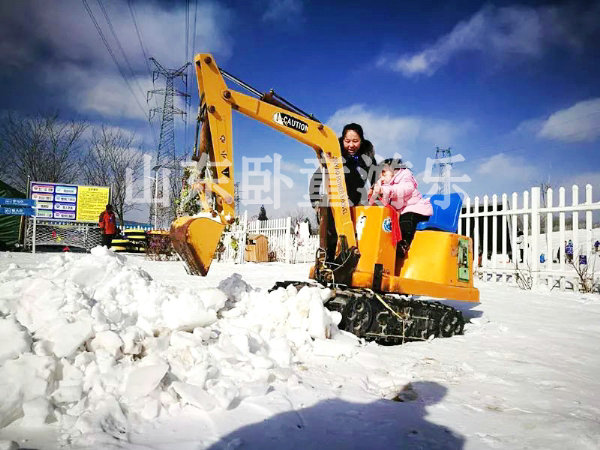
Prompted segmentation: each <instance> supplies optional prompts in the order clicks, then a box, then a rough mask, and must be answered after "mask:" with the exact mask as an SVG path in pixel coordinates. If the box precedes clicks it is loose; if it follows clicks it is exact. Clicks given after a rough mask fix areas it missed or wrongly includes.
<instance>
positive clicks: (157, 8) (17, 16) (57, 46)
mask: <svg viewBox="0 0 600 450" xmlns="http://www.w3.org/2000/svg"><path fill="white" fill-rule="evenodd" d="M104 3H105V9H106V11H107V13H108V16H109V18H110V20H111V23H112V25H113V28H114V29H115V32H116V34H117V36H118V38H119V41H120V43H121V45H122V47H123V49H124V51H125V53H126V55H127V56H128V58H129V61H130V63H131V65H132V67H133V68H134V70H143V71H146V61H145V60H144V56H143V53H142V50H141V48H140V44H139V41H138V37H137V34H136V30H135V27H134V23H133V21H132V18H131V15H130V13H129V8H128V5H127V1H126V0H115V1H112V2H104ZM88 5H90V9H91V10H92V13H93V15H94V17H95V19H96V21H97V22H98V24H99V25H100V27H101V29H102V32H103V34H104V36H105V37H106V39H107V41H108V43H109V44H110V46H111V48H112V50H113V52H114V54H115V55H116V57H117V59H119V60H120V61H121V59H122V57H121V53H120V51H119V48H118V46H117V43H116V41H115V40H114V38H113V36H112V34H111V32H110V28H109V26H108V24H107V22H106V19H105V18H104V15H103V14H102V11H101V9H100V8H99V7H98V5H97V4H96V2H92V1H88ZM133 5H134V8H135V9H134V12H135V17H136V21H137V24H138V28H139V30H140V32H141V34H142V38H143V42H144V46H145V48H146V51H147V55H148V56H149V57H150V56H153V57H155V58H156V59H157V60H158V61H159V62H160V63H161V64H163V65H164V66H165V67H169V68H176V67H179V66H181V65H183V64H184V62H185V59H186V55H185V26H184V24H185V7H184V6H180V7H177V8H165V7H163V6H161V5H160V4H159V3H158V2H152V1H148V2H135V3H133ZM182 5H183V4H182ZM192 15H193V11H192ZM229 22H230V18H229V13H228V11H227V10H226V9H224V8H223V7H221V6H219V5H218V4H214V3H208V2H202V3H200V4H199V5H198V14H197V23H196V39H195V42H196V50H197V51H200V50H203V51H205V50H211V51H212V52H215V53H219V54H222V55H223V54H224V55H228V54H229V53H230V46H231V43H230V40H229V38H228V35H227V32H228V27H229ZM192 26H193V17H192ZM191 33H192V32H190V34H191ZM192 41H193V36H190V39H189V42H190V44H189V45H190V47H191V43H192ZM0 42H1V43H2V45H0V56H1V57H2V60H3V62H4V61H6V60H7V57H11V56H12V58H11V61H10V63H11V64H12V65H14V66H22V65H25V64H27V63H31V62H34V61H36V60H38V58H39V57H40V56H42V55H44V56H46V58H45V61H46V62H47V60H48V59H50V60H52V61H62V62H74V63H81V62H85V63H86V64H91V65H94V66H98V65H100V66H105V65H112V66H113V69H115V70H116V68H115V67H114V63H113V62H112V60H111V57H110V55H109V54H108V52H107V50H106V47H105V46H104V44H103V42H102V40H101V38H100V35H99V34H98V32H97V31H96V28H95V27H94V24H93V22H92V20H91V18H90V16H89V15H88V13H87V11H86V9H85V8H84V5H83V4H82V3H81V2H56V3H53V4H52V7H47V8H40V7H39V5H38V3H37V2H35V1H33V0H23V1H19V2H1V3H0ZM48 57H49V58H48Z"/></svg>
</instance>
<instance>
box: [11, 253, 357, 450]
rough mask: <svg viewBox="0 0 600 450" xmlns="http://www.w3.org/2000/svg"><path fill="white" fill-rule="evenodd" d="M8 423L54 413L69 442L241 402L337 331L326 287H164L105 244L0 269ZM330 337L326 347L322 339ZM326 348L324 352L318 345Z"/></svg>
mask: <svg viewBox="0 0 600 450" xmlns="http://www.w3.org/2000/svg"><path fill="white" fill-rule="evenodd" d="M0 284H1V285H2V289H1V290H0V398H2V399H3V401H2V404H1V405H0V427H4V426H6V425H8V424H10V423H11V422H13V421H15V420H17V419H20V420H21V421H22V422H23V423H25V424H29V425H36V424H43V423H50V422H53V421H55V420H57V421H58V423H59V425H60V426H61V428H62V430H64V436H63V437H64V438H65V439H66V440H67V441H68V442H73V441H74V440H75V441H78V442H80V443H81V442H82V441H83V439H86V440H87V441H86V442H87V443H89V442H90V441H89V440H90V438H92V439H93V437H94V436H96V437H98V436H101V435H102V433H108V434H109V435H112V436H113V437H116V438H124V439H126V438H127V433H128V430H130V429H131V426H132V423H136V422H137V421H143V420H152V419H155V418H157V417H159V416H161V415H163V414H169V413H173V412H176V411H178V410H179V409H180V408H181V407H182V406H184V405H186V404H189V405H193V406H195V407H198V408H202V409H205V410H210V409H213V408H232V407H235V406H236V405H237V404H238V403H239V402H240V401H241V400H242V399H243V398H244V397H247V396H254V395H263V394H265V393H267V392H268V391H269V390H270V389H273V386H272V384H273V382H274V381H276V380H282V381H287V382H288V383H289V382H292V383H293V382H294V380H295V379H296V378H295V375H294V372H293V363H295V362H298V361H300V360H301V358H302V355H303V352H311V351H313V348H314V349H317V348H320V349H322V348H323V345H324V344H323V342H324V341H323V339H326V338H330V337H332V336H333V335H338V336H340V338H341V340H340V342H337V341H336V345H337V346H338V347H339V348H338V347H331V348H329V351H330V352H331V349H332V348H333V349H335V350H334V353H336V354H344V353H346V354H347V352H348V348H349V347H352V346H354V345H356V341H355V340H354V341H353V340H349V338H348V337H347V336H342V335H340V334H339V332H338V330H337V326H336V325H337V323H339V320H340V317H339V314H338V313H332V312H330V311H328V310H327V309H326V308H324V307H323V303H324V301H325V300H327V299H328V298H329V296H330V295H331V293H330V291H329V290H326V289H318V288H309V287H304V288H302V289H301V290H300V291H297V290H296V288H294V287H292V286H290V287H288V288H287V289H278V290H277V291H274V292H271V293H266V292H264V291H258V290H253V289H252V288H251V287H250V286H248V285H247V284H246V283H245V282H244V281H243V280H242V279H241V276H239V275H237V274H235V275H232V276H231V277H229V278H228V279H226V280H224V281H222V282H221V284H220V285H219V288H218V289H214V288H213V289H202V290H196V291H192V290H191V289H185V288H174V287H168V286H164V285H162V284H160V283H158V282H155V281H153V280H152V279H151V277H150V276H149V275H148V274H147V273H146V272H144V271H143V270H141V269H139V268H135V267H132V266H129V265H127V264H126V260H125V258H124V257H123V256H120V255H116V254H114V253H112V252H111V251H109V250H107V249H105V248H101V247H97V248H95V249H93V250H92V254H91V255H87V256H85V257H83V258H77V257H76V256H75V255H71V254H69V253H67V254H64V255H61V256H58V257H55V258H53V259H52V260H50V261H49V262H48V263H47V264H44V265H39V266H37V267H36V268H34V269H31V270H26V269H22V268H19V267H18V266H16V265H14V264H11V265H10V266H9V267H8V269H7V270H5V271H4V272H2V273H0ZM325 345H326V344H325ZM321 351H322V350H321Z"/></svg>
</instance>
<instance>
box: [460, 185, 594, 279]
mask: <svg viewBox="0 0 600 450" xmlns="http://www.w3.org/2000/svg"><path fill="white" fill-rule="evenodd" d="M565 192H566V191H565V188H564V187H561V188H559V189H558V202H557V204H555V203H556V202H555V198H554V193H555V192H554V190H553V189H547V190H546V191H545V192H543V193H542V190H541V189H540V188H539V187H533V188H531V189H530V190H529V191H524V192H523V193H522V194H521V195H519V194H517V193H516V192H515V193H513V194H512V196H511V197H510V200H509V197H508V195H507V194H502V195H501V196H498V195H493V196H492V197H491V202H490V197H489V196H487V195H486V196H484V197H483V199H482V200H483V201H481V199H480V198H479V197H475V198H474V201H473V202H471V199H470V198H466V199H465V201H464V203H463V211H462V214H461V219H460V221H459V229H458V232H459V233H460V234H465V235H467V236H470V237H472V238H473V248H474V252H475V254H476V255H477V254H478V255H479V257H478V258H477V257H476V258H475V260H474V269H475V271H476V273H478V274H479V275H480V276H481V277H482V278H484V279H486V280H490V281H502V282H516V281H517V279H518V275H519V274H521V275H523V273H525V274H526V275H527V276H529V277H530V279H531V287H535V286H537V285H540V284H541V285H547V286H548V287H550V288H555V287H557V288H560V289H561V290H564V289H565V288H570V289H574V290H578V289H579V287H580V286H579V282H580V276H579V275H578V274H577V271H576V269H581V267H583V266H587V267H586V269H587V273H588V275H589V276H591V277H592V278H593V279H597V278H600V254H599V253H598V246H595V244H596V241H600V226H596V227H595V228H594V223H593V220H594V215H596V217H597V216H598V213H597V212H598V211H600V202H598V201H596V202H593V199H592V185H590V184H588V185H586V187H585V199H584V201H583V203H580V198H579V195H580V189H579V187H578V186H576V185H574V186H572V188H571V199H572V200H571V204H570V205H567V204H566V201H565V200H566V198H565V197H566V195H565ZM542 194H543V195H542ZM499 200H500V201H499ZM582 219H583V220H582ZM599 243H600V242H599ZM570 249H572V251H570Z"/></svg>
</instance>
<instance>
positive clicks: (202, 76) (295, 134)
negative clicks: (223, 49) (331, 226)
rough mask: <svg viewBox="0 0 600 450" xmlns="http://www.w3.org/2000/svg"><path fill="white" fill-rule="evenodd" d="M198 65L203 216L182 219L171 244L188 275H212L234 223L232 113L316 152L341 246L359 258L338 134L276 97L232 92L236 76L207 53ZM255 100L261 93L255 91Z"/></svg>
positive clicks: (197, 154)
mask: <svg viewBox="0 0 600 450" xmlns="http://www.w3.org/2000/svg"><path fill="white" fill-rule="evenodd" d="M194 62H195V68H196V78H197V81H198V95H199V97H200V108H199V117H198V122H199V124H202V130H201V133H200V139H199V145H197V146H196V148H195V151H194V158H193V159H195V160H196V161H198V162H199V164H200V165H201V166H202V169H203V174H204V177H203V179H202V181H200V182H197V183H196V184H195V185H193V186H191V187H192V189H193V190H194V192H196V193H197V194H198V195H199V196H200V200H201V204H202V205H203V212H202V213H201V214H199V215H198V216H194V217H180V218H178V219H176V220H175V222H173V224H172V226H171V240H172V242H173V245H174V247H175V249H176V250H177V252H178V253H179V254H180V255H181V256H182V257H183V258H184V260H185V262H186V264H187V267H188V270H189V272H190V273H192V274H195V275H206V274H207V272H208V270H209V268H210V264H211V261H212V259H213V256H214V253H215V250H216V248H217V245H218V243H219V240H220V237H221V234H222V232H223V230H224V228H225V226H226V225H228V224H230V223H232V222H233V220H234V205H233V198H234V181H233V180H234V178H233V146H232V110H236V111H238V112H239V113H241V114H244V115H246V116H248V117H250V118H252V119H254V120H258V121H259V122H262V123H264V124H265V125H267V126H269V127H271V128H274V129H275V130H277V131H279V132H281V133H283V134H286V135H288V136H290V137H291V138H293V139H295V140H297V141H300V142H302V143H304V144H306V145H308V146H310V147H312V148H313V149H314V151H315V152H316V154H317V156H318V158H319V159H320V160H321V161H322V163H323V164H324V166H325V170H326V173H328V174H331V176H329V177H328V178H327V179H328V182H327V183H326V188H327V195H328V199H329V204H330V206H331V209H332V212H333V218H334V222H335V226H336V231H337V234H338V237H339V240H341V241H342V242H343V248H344V249H346V252H347V253H348V254H349V255H352V252H356V237H355V233H354V224H353V222H352V217H351V213H350V206H349V203H348V195H347V191H346V184H345V180H344V175H343V174H344V166H343V161H342V155H341V151H340V147H339V143H338V139H337V136H336V135H335V133H334V132H333V130H331V129H330V128H329V127H327V126H325V125H323V124H322V123H320V122H318V121H316V120H314V119H313V118H311V117H308V116H306V115H305V114H302V113H299V112H297V111H294V110H292V109H291V108H290V107H289V106H288V105H286V103H285V102H282V101H279V100H277V98H275V96H274V94H273V93H272V92H271V93H267V94H262V95H260V97H259V98H256V97H253V96H250V95H246V94H243V93H241V92H237V91H235V90H232V89H229V88H228V87H227V85H226V84H225V80H224V78H223V74H225V75H226V76H228V77H231V76H230V75H229V74H228V73H227V72H225V71H222V70H220V69H219V67H218V66H217V64H216V62H215V60H214V58H213V57H212V55H210V54H208V53H203V54H198V55H196V57H195V59H194ZM256 94H260V93H257V92H256V91H255V95H256Z"/></svg>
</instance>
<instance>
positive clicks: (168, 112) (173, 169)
mask: <svg viewBox="0 0 600 450" xmlns="http://www.w3.org/2000/svg"><path fill="white" fill-rule="evenodd" d="M150 61H152V62H153V63H154V66H155V67H156V68H155V69H154V70H153V71H152V84H154V82H155V81H156V80H157V79H158V78H159V77H161V76H162V77H164V78H165V81H166V85H165V88H164V89H153V90H151V91H148V94H147V101H150V98H151V97H152V95H153V94H160V95H163V96H164V102H163V106H162V108H160V107H157V108H151V109H150V119H152V117H154V115H155V114H156V113H159V114H161V115H162V118H161V122H160V140H159V143H158V149H157V151H156V165H155V166H154V170H156V171H158V170H160V169H163V171H162V172H163V173H164V169H168V170H169V171H170V174H171V177H170V180H169V186H170V192H168V193H166V192H160V193H159V189H157V188H156V186H155V187H154V189H153V191H154V193H155V194H154V195H156V196H159V198H161V199H163V204H164V201H166V200H165V199H166V198H168V199H169V200H170V202H169V204H168V206H163V207H162V208H159V207H157V206H156V205H157V199H154V201H153V202H152V205H151V206H150V218H151V219H152V217H153V214H154V211H153V208H155V207H156V208H157V209H158V213H159V214H158V215H159V216H160V218H161V225H162V226H165V225H168V224H169V223H170V222H171V221H172V220H173V218H174V217H175V215H176V207H177V206H176V203H175V199H176V198H177V197H179V194H180V192H181V181H182V180H181V177H182V170H181V165H180V164H179V159H178V156H177V152H176V151H175V127H174V120H173V117H174V116H175V115H176V114H178V115H181V116H182V117H185V115H186V112H185V111H184V110H182V109H180V108H177V107H176V106H175V105H174V104H173V98H174V97H175V96H178V97H184V98H185V101H186V103H187V101H188V98H189V97H190V96H189V95H188V94H186V93H185V92H182V91H180V90H177V89H175V79H177V78H181V81H182V82H183V84H184V86H185V90H186V91H187V74H186V69H187V67H188V66H189V64H190V63H186V64H184V65H183V66H181V67H180V68H179V69H166V68H164V67H163V66H162V65H161V64H160V63H159V62H158V61H157V60H156V59H154V58H150ZM161 181H162V179H161ZM154 182H155V183H158V186H159V187H160V186H163V185H164V183H162V182H161V183H159V177H158V175H157V174H156V175H155V181H154ZM165 195H167V197H165ZM161 209H162V210H161Z"/></svg>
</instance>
